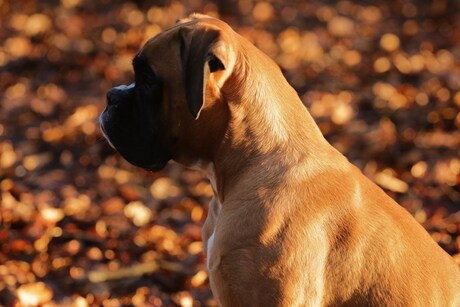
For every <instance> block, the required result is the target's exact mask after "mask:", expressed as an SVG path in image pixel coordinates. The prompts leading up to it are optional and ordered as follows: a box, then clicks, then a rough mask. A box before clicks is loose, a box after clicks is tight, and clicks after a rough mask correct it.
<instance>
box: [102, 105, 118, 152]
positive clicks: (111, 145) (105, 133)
mask: <svg viewBox="0 0 460 307" xmlns="http://www.w3.org/2000/svg"><path fill="white" fill-rule="evenodd" d="M106 109H107V108H106ZM104 112H105V110H104ZM102 114H104V113H102ZM102 114H101V116H100V117H99V128H100V129H101V132H102V135H103V136H104V138H105V139H106V140H107V143H109V145H110V147H112V148H113V149H115V150H117V149H116V148H115V145H113V143H112V142H111V141H110V138H109V135H108V134H107V132H106V129H105V128H104V121H103V119H102Z"/></svg>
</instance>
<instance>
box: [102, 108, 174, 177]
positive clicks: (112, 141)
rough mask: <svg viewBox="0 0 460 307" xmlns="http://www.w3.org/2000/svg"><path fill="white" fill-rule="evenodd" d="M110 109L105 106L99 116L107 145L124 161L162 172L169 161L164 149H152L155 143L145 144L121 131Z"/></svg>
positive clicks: (136, 137)
mask: <svg viewBox="0 0 460 307" xmlns="http://www.w3.org/2000/svg"><path fill="white" fill-rule="evenodd" d="M112 108H113V106H107V107H106V108H105V109H104V111H103V112H102V114H101V115H100V116H99V126H100V130H101V132H102V135H103V136H104V138H105V139H106V140H107V142H108V144H109V145H110V146H111V147H112V148H113V149H114V150H116V151H117V152H118V153H119V154H120V155H121V156H122V157H123V158H124V159H125V160H126V161H128V162H129V163H131V164H133V165H135V166H137V167H140V168H142V169H145V170H147V171H151V172H157V171H160V170H162V169H163V168H164V167H165V166H166V164H168V161H169V160H170V158H168V157H169V156H170V155H169V154H167V152H168V151H167V150H166V148H163V147H164V146H161V145H160V146H155V148H154V146H153V144H154V143H157V142H153V141H150V142H146V141H145V137H143V138H142V137H141V136H139V135H135V134H133V133H129V132H126V131H125V130H124V129H121V125H117V124H116V119H117V117H114V114H113V112H111V109H112ZM113 111H115V110H113ZM123 131H125V133H123ZM152 139H154V138H153V137H152ZM160 143H161V142H160ZM154 149H155V150H154Z"/></svg>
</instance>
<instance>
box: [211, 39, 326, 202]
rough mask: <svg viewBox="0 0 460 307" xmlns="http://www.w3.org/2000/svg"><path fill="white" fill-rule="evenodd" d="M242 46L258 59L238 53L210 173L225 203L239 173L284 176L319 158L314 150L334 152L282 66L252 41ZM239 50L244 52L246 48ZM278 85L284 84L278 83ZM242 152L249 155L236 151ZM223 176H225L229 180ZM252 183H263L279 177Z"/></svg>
mask: <svg viewBox="0 0 460 307" xmlns="http://www.w3.org/2000/svg"><path fill="white" fill-rule="evenodd" d="M241 48H252V49H253V50H252V51H251V53H252V54H254V52H256V54H258V55H259V58H258V59H259V61H257V62H256V63H254V61H253V62H250V61H249V60H248V59H245V58H239V59H238V60H237V63H238V64H237V65H240V67H238V69H237V71H238V72H239V73H238V74H234V75H232V76H230V78H229V80H228V81H227V83H226V85H225V86H224V87H223V88H222V90H223V91H224V93H225V95H224V96H225V97H226V100H227V101H226V104H227V105H228V106H229V110H230V120H229V125H228V128H227V131H226V133H225V136H224V139H223V141H222V143H221V146H220V149H219V150H218V152H217V153H216V157H219V158H218V160H216V159H215V160H214V162H213V166H212V170H213V171H212V174H211V175H210V177H212V178H215V179H214V180H215V187H214V189H215V191H216V192H217V194H218V195H217V196H218V198H219V200H220V201H221V202H222V201H223V200H224V199H225V195H226V194H227V193H230V191H231V190H232V187H233V186H234V185H235V184H238V182H240V181H241V179H242V178H241V177H242V176H246V175H248V174H249V173H252V175H254V172H261V174H262V173H263V172H265V170H266V169H268V168H270V174H271V175H273V180H274V181H276V180H281V178H282V173H283V172H286V171H287V170H289V169H292V167H295V165H296V164H298V163H304V162H305V161H306V160H316V159H317V158H318V157H317V156H313V152H315V153H316V155H317V153H318V152H324V153H325V154H331V153H333V154H335V153H334V152H335V150H334V149H333V148H332V146H330V145H329V143H327V141H326V140H325V139H324V137H323V135H322V134H321V131H320V130H319V128H318V126H317V125H316V123H315V122H314V120H313V118H312V117H311V115H310V114H309V113H308V111H307V109H306V108H305V106H304V105H303V104H302V102H301V100H300V98H299V97H298V95H297V93H296V92H295V90H294V89H293V88H292V87H291V86H290V85H289V84H288V82H287V81H286V79H285V78H284V76H283V74H282V73H281V71H280V69H279V68H278V66H276V64H275V63H274V62H273V61H272V60H271V59H270V58H268V57H267V56H266V55H265V54H263V53H262V52H260V51H259V50H257V49H256V48H255V47H253V46H252V45H250V44H247V45H242V46H241ZM254 50H256V51H254ZM238 54H240V55H241V57H243V56H244V54H247V52H239V53H238ZM267 70H268V72H267ZM279 84H283V86H275V85H279ZM279 89H283V90H282V91H280V90H279ZM305 144H308V145H307V146H306V145H305ZM242 152H243V153H245V154H247V156H241V155H239V154H238V153H242ZM274 156H277V157H279V156H284V157H285V160H284V161H279V159H278V160H277V163H276V165H274V164H273V163H272V157H274ZM323 159H324V158H323ZM222 178H226V182H223V180H222ZM261 178H267V177H266V176H265V177H264V176H261ZM254 184H258V185H260V187H263V186H264V185H273V184H276V182H267V181H266V182H262V181H259V182H256V183H254ZM251 188H252V190H254V187H251Z"/></svg>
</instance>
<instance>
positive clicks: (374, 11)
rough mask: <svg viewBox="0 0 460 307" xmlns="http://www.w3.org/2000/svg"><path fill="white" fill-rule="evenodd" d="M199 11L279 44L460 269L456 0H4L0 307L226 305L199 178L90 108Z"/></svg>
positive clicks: (340, 128) (299, 77) (274, 50)
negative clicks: (216, 281) (130, 145)
mask: <svg viewBox="0 0 460 307" xmlns="http://www.w3.org/2000/svg"><path fill="white" fill-rule="evenodd" d="M191 12H201V13H206V14H209V15H212V16H216V17H220V18H222V19H223V20H225V21H226V22H228V23H229V24H230V25H231V26H232V27H233V28H234V29H235V30H236V31H238V32H239V33H240V34H242V35H243V36H245V37H246V38H248V39H249V40H250V41H252V42H253V43H254V44H255V45H256V46H257V47H259V48H260V49H261V50H263V51H264V52H265V53H267V54H268V55H269V56H270V57H272V58H273V59H274V60H275V61H276V62H277V63H278V64H279V65H280V67H281V68H282V70H283V73H284V74H285V76H286V78H287V79H288V80H289V82H290V83H291V84H292V85H293V87H294V88H295V89H296V90H297V92H298V94H299V96H300V97H301V98H302V101H303V102H304V104H305V105H306V106H307V107H308V108H309V110H310V112H311V113H312V115H313V116H314V118H315V119H316V121H317V123H318V124H319V126H320V128H321V130H322V131H323V133H324V134H325V136H326V137H327V139H328V140H329V141H330V142H331V143H332V144H333V145H334V146H335V147H336V148H337V149H338V150H340V151H341V152H342V153H344V154H345V155H346V156H347V157H348V158H349V159H350V161H351V162H353V163H354V164H355V165H357V166H358V167H359V168H360V169H362V170H363V172H364V173H365V174H366V175H367V176H368V177H370V178H371V179H372V180H373V181H375V182H376V183H377V184H378V185H380V186H381V187H382V188H383V189H384V190H385V191H386V192H387V193H388V194H389V195H390V196H391V197H393V198H395V199H396V200H397V201H398V202H399V203H400V204H401V205H402V206H403V207H405V208H406V209H407V210H409V211H410V213H411V214H413V215H414V216H415V218H416V219H417V221H418V222H420V223H421V224H422V225H423V226H424V227H425V228H426V229H427V230H428V231H429V232H430V234H431V236H432V237H433V239H434V240H436V242H438V243H439V244H440V245H441V246H442V247H443V248H444V249H445V250H446V251H447V252H448V253H450V254H451V255H453V256H454V258H455V259H456V261H457V262H458V263H459V264H460V211H459V210H460V189H459V183H460V159H459V156H460V155H459V151H460V129H459V128H460V115H459V109H460V61H459V57H460V45H459V42H460V1H456V0H417V1H415V0H414V1H403V0H398V1H384V0H377V1H365V0H361V1H320V0H317V1H291V2H289V1H281V0H272V1H256V0H239V1H238V0H222V1H202V0H188V1H181V2H179V1H177V2H176V1H166V0H163V1H162V0H159V1H141V0H138V1H107V0H105V1H104V0H101V1H90V0H52V1H29V0H21V1H5V0H0V42H1V44H0V99H1V100H0V198H1V205H0V305H7V306H37V305H41V306H78V307H83V306H132V305H134V306H177V305H180V306H213V305H215V304H216V302H215V300H213V298H212V295H211V293H210V290H209V287H208V280H207V274H206V271H205V265H204V259H205V256H204V255H203V251H202V246H201V225H202V223H203V221H204V219H205V217H206V214H207V202H208V200H209V199H210V196H211V194H212V191H211V188H210V187H209V185H208V182H207V180H206V179H205V178H204V176H203V174H201V173H197V172H193V171H190V170H186V169H184V168H182V167H180V166H178V165H176V164H173V163H170V165H169V166H168V167H167V168H166V169H165V170H164V171H163V172H161V173H155V174H153V173H147V172H144V171H142V170H140V169H137V168H135V167H133V166H130V165H129V164H128V163H126V162H124V161H123V160H122V159H121V158H120V157H119V155H118V154H116V153H115V152H114V151H113V150H112V149H111V148H110V147H109V146H108V145H107V143H106V141H105V140H104V139H103V138H102V137H101V133H100V131H99V125H98V121H97V118H98V115H99V113H100V112H101V110H102V109H103V107H104V105H105V93H106V92H107V90H108V89H109V88H110V87H112V86H115V85H120V84H126V83H128V82H131V81H132V78H133V72H132V67H131V59H132V57H133V55H134V54H135V53H136V51H137V50H138V49H139V48H140V46H141V45H142V44H143V43H144V42H145V41H146V40H147V39H148V38H150V37H151V36H153V35H155V34H157V33H158V32H160V31H162V30H163V29H165V28H167V27H169V26H171V25H173V24H174V22H175V20H176V19H178V18H181V17H184V16H186V15H187V14H189V13H191Z"/></svg>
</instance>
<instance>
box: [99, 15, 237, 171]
mask: <svg viewBox="0 0 460 307" xmlns="http://www.w3.org/2000/svg"><path fill="white" fill-rule="evenodd" d="M233 33H234V32H233V31H232V30H231V29H230V27H228V25H227V24H225V23H223V22H222V21H219V20H217V19H213V18H210V17H207V16H203V15H192V16H191V17H189V18H187V19H184V20H180V21H179V22H178V23H177V24H176V25H175V26H173V27H172V28H170V29H168V30H166V31H164V32H162V33H160V34H158V35H157V36H155V37H153V38H152V39H150V40H149V41H148V42H147V43H146V44H145V45H144V46H143V48H142V49H141V50H140V52H139V53H138V54H137V55H136V56H135V57H134V59H133V68H134V73H135V80H134V82H133V83H131V84H130V85H122V86H118V87H114V88H112V89H111V90H110V91H109V92H108V93H107V106H106V108H105V110H104V111H103V113H102V114H101V116H100V123H101V129H102V131H103V133H104V135H105V136H106V138H107V140H108V141H109V142H110V144H111V145H112V146H113V147H114V148H115V149H116V150H118V151H119V152H120V154H121V155H122V156H123V157H124V158H125V159H126V160H127V161H129V162H130V163H132V164H134V165H137V166H140V167H142V168H145V169H148V170H152V171H157V170H160V169H162V168H163V167H164V166H165V165H166V163H167V162H168V161H169V160H171V159H174V160H176V161H178V162H181V163H184V164H193V163H197V162H200V161H201V160H206V159H211V156H212V152H213V151H214V150H215V149H216V148H215V147H216V146H217V144H218V143H219V141H220V139H221V138H222V137H223V134H224V132H225V129H226V125H227V123H228V118H227V117H228V108H227V107H226V105H225V103H224V102H223V100H224V99H223V97H222V93H221V88H222V86H223V85H224V83H225V81H226V80H227V79H228V78H229V77H230V75H231V72H232V70H233V66H234V63H235V53H234V51H233V50H234V49H233V48H232V35H233Z"/></svg>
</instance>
